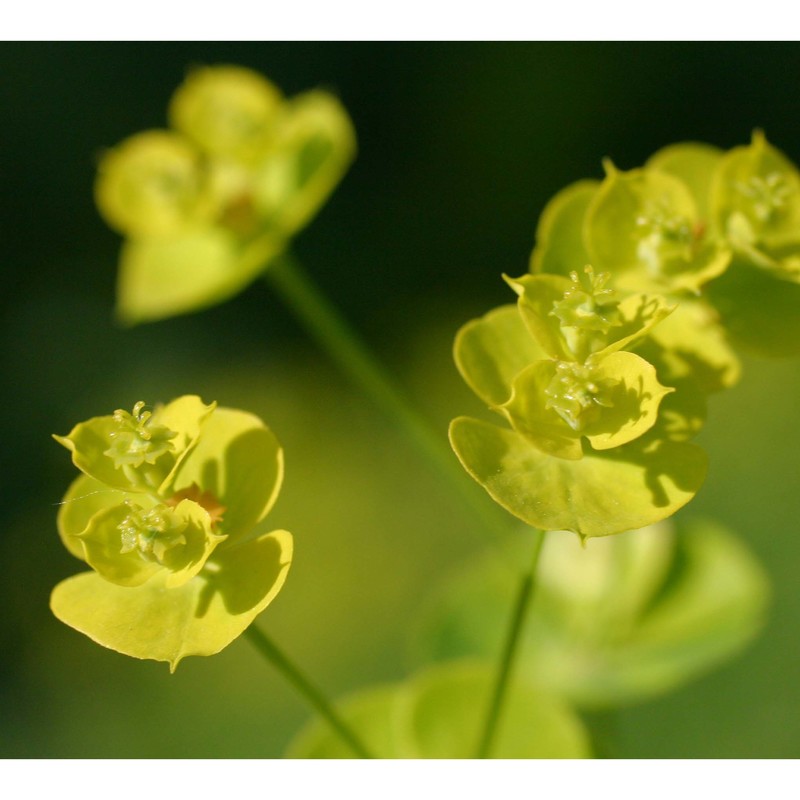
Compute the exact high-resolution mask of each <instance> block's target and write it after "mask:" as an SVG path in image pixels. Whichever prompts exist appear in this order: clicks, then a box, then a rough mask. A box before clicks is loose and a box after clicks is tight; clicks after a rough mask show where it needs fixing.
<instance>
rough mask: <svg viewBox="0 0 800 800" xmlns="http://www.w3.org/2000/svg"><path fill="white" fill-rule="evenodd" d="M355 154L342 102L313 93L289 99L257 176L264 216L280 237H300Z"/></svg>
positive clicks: (256, 191)
mask: <svg viewBox="0 0 800 800" xmlns="http://www.w3.org/2000/svg"><path fill="white" fill-rule="evenodd" d="M355 152H356V138H355V131H354V130H353V125H352V123H351V122H350V118H349V117H348V116H347V112H346V111H345V110H344V108H343V107H342V105H341V104H340V103H339V101H338V100H336V98H334V97H333V96H332V95H330V94H328V93H327V92H321V91H312V92H306V93H304V94H301V95H299V96H298V97H296V98H294V99H292V100H290V101H287V102H286V103H285V104H284V107H283V109H282V111H281V114H280V116H279V117H278V118H277V120H276V122H275V128H274V131H273V139H272V146H271V149H270V151H269V152H268V153H267V154H266V156H265V158H264V159H263V161H262V163H261V164H260V165H259V166H257V168H256V172H255V174H254V177H253V183H254V195H255V202H256V206H257V208H258V210H259V212H260V215H261V216H262V217H263V218H264V219H265V220H266V221H267V224H268V225H269V226H270V227H271V228H273V229H274V230H275V231H276V232H279V233H280V235H282V236H290V235H292V234H294V233H296V232H297V231H298V230H300V229H301V228H302V227H304V226H305V225H306V224H307V223H308V222H309V220H310V219H311V218H312V217H313V216H314V214H315V213H316V212H317V210H318V209H319V207H320V206H321V205H322V204H323V203H324V202H325V200H326V199H327V197H328V195H330V193H331V192H332V191H333V189H334V188H335V187H336V185H337V184H338V183H339V181H340V180H341V179H342V176H343V175H344V173H345V172H346V171H347V168H348V167H349V166H350V164H351V163H352V161H353V158H354V157H355Z"/></svg>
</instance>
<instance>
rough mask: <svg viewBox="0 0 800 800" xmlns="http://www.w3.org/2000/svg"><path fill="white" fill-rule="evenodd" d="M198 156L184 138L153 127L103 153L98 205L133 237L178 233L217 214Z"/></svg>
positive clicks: (97, 184)
mask: <svg viewBox="0 0 800 800" xmlns="http://www.w3.org/2000/svg"><path fill="white" fill-rule="evenodd" d="M209 189H210V187H209V186H208V185H206V182H205V178H204V174H203V166H202V159H201V156H200V154H199V153H198V152H197V151H196V150H195V149H194V148H193V147H192V146H191V144H190V143H189V142H188V141H186V140H185V139H184V138H183V137H182V136H179V135H178V134H175V133H173V132H171V131H161V130H152V131H144V132H142V133H138V134H136V135H134V136H131V137H129V138H128V139H126V140H125V141H124V142H122V143H121V144H120V145H118V146H117V147H114V148H112V149H111V150H108V151H106V152H105V153H104V154H103V157H102V159H101V161H100V164H99V165H98V169H97V180H96V181H95V187H94V193H95V202H96V203H97V208H98V210H99V211H100V213H101V214H102V216H103V218H104V219H105V221H106V222H107V223H108V224H109V225H110V226H111V227H112V228H114V229H115V230H117V231H119V232H120V233H122V234H125V235H127V236H132V237H157V238H160V237H165V236H166V237H169V236H176V235H177V236H180V235H181V234H182V233H184V232H186V231H187V230H189V229H190V228H191V227H192V226H195V225H198V224H201V225H202V224H205V223H208V222H209V221H210V220H211V219H212V217H213V215H214V214H215V213H216V204H215V201H214V197H213V194H212V193H211V192H210V191H209Z"/></svg>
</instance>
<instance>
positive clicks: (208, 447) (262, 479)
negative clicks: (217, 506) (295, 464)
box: [172, 408, 283, 549]
mask: <svg viewBox="0 0 800 800" xmlns="http://www.w3.org/2000/svg"><path fill="white" fill-rule="evenodd" d="M282 481H283V450H282V449H281V446H280V444H279V443H278V440H277V439H276V438H275V435H274V434H273V433H272V431H270V429H269V428H267V427H266V426H265V425H264V423H263V422H262V421H261V420H260V419H259V418H258V417H256V416H255V415H253V414H249V413H247V412H245V411H238V410H236V409H231V408H217V409H216V410H215V411H214V413H213V414H212V415H211V416H210V417H209V418H208V420H207V421H206V422H205V423H204V425H203V432H202V436H201V437H200V439H199V440H198V442H197V445H196V446H195V448H194V449H193V450H192V451H191V453H190V454H189V455H188V456H187V458H186V459H185V460H184V461H183V462H182V463H181V464H180V466H179V467H178V469H177V471H176V473H175V475H174V479H173V482H172V491H173V492H180V491H181V490H185V489H188V488H189V487H191V486H192V485H193V484H196V485H197V486H198V487H200V488H201V489H202V490H203V491H210V492H211V493H212V494H213V495H214V497H215V498H216V499H217V500H219V501H220V503H221V504H222V505H223V506H224V507H225V511H224V513H223V516H222V521H221V522H220V524H219V532H220V533H223V534H226V535H227V536H228V540H227V541H226V542H225V544H224V546H223V549H226V548H228V547H230V546H232V545H234V544H236V542H238V541H240V540H241V538H242V537H243V536H245V535H246V534H248V533H249V532H250V531H252V529H253V528H254V527H255V525H256V524H257V523H259V522H260V521H261V520H262V519H264V517H265V516H266V515H267V513H268V512H269V510H270V509H271V508H272V506H273V505H274V503H275V500H276V499H277V497H278V492H279V491H280V487H281V483H282Z"/></svg>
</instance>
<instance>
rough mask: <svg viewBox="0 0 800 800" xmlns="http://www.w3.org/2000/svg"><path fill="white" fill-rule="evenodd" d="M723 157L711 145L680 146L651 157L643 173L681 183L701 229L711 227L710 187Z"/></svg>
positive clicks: (716, 148) (691, 143) (667, 148)
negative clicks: (701, 226)
mask: <svg viewBox="0 0 800 800" xmlns="http://www.w3.org/2000/svg"><path fill="white" fill-rule="evenodd" d="M723 155H724V153H723V151H722V150H720V149H719V148H718V147H714V146H713V145H710V144H704V143H701V142H681V143H680V144H671V145H669V146H667V147H664V148H662V149H661V150H659V151H658V152H657V153H655V154H654V155H652V156H651V157H650V158H649V159H648V160H647V163H646V164H645V169H646V170H655V171H657V172H664V173H666V174H667V175H672V177H674V178H678V179H679V180H680V181H682V182H683V183H684V185H685V186H686V187H687V188H688V189H689V191H690V192H691V194H692V198H693V199H694V202H695V204H696V206H697V213H698V217H699V220H700V221H701V223H702V224H704V225H711V224H713V220H712V218H711V204H710V199H711V198H710V194H711V184H712V182H713V179H714V173H715V172H716V170H717V168H718V167H719V164H720V161H721V160H722V156H723Z"/></svg>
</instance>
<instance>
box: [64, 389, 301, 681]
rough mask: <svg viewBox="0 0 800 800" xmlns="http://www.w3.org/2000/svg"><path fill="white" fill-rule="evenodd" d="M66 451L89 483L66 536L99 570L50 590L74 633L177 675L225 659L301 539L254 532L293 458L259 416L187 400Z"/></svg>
mask: <svg viewBox="0 0 800 800" xmlns="http://www.w3.org/2000/svg"><path fill="white" fill-rule="evenodd" d="M55 439H56V440H57V441H59V442H60V443H61V444H63V445H64V446H65V447H67V448H68V449H69V450H70V451H71V453H72V460H73V463H74V464H75V466H76V467H78V469H80V470H81V473H82V474H81V475H80V476H79V477H78V478H77V479H76V480H75V481H74V482H73V484H72V485H71V486H70V488H69V490H68V491H67V494H66V496H65V498H64V502H63V503H62V505H61V510H60V512H59V514H58V530H59V533H60V535H61V539H62V541H63V543H64V545H65V546H66V547H67V549H68V550H69V551H70V552H71V553H72V554H73V555H75V556H77V557H78V558H80V559H81V560H83V561H85V562H86V563H87V564H88V565H89V566H90V567H91V568H92V571H91V572H84V573H81V574H79V575H76V576H74V577H72V578H68V579H67V580H65V581H62V582H61V583H60V584H59V585H58V586H56V588H55V589H54V591H53V594H52V597H51V608H52V609H53V612H54V613H55V615H56V616H57V617H58V618H59V619H60V620H62V621H63V622H65V623H66V624H67V625H70V626H71V627H73V628H76V629H77V630H79V631H81V632H83V633H85V634H86V635H87V636H89V637H90V638H92V639H94V640H95V641H96V642H98V643H99V644H102V645H104V646H105V647H109V648H111V649H113V650H117V651H119V652H121V653H125V654H127V655H131V656H134V657H136V658H152V659H156V660H159V661H168V662H169V663H170V666H171V668H172V669H173V670H174V669H175V667H176V666H177V664H178V662H179V661H180V659H181V658H183V657H184V656H187V655H211V654H213V653H216V652H218V651H219V650H221V649H222V648H223V647H225V646H227V645H228V644H229V643H230V642H231V641H233V640H234V639H235V638H236V637H237V636H238V635H239V634H240V633H242V631H244V629H245V628H246V627H247V626H248V625H249V624H250V623H251V622H252V621H253V619H255V617H256V616H257V615H258V614H259V613H260V612H261V611H262V610H263V609H264V608H266V606H267V605H268V604H269V603H270V602H271V601H272V599H273V598H274V597H275V595H276V594H277V593H278V591H279V590H280V588H281V587H282V585H283V582H284V580H285V579H286V573H287V571H288V568H289V565H290V563H291V558H292V537H291V535H290V534H289V533H287V532H286V531H280V530H278V531H272V532H271V533H259V532H258V531H257V530H255V529H256V526H257V525H258V524H259V523H260V522H261V521H262V520H263V519H264V517H265V516H266V514H267V513H268V511H269V510H270V508H271V507H272V505H273V504H274V502H275V499H276V497H277V494H278V491H279V489H280V484H281V481H282V478H283V452H282V450H281V447H280V445H279V444H278V442H277V440H276V439H275V437H274V435H273V434H272V432H271V431H270V430H269V429H268V428H267V427H266V426H265V425H264V424H263V423H262V422H261V420H259V419H258V418H257V417H255V416H253V415H252V414H249V413H247V412H244V411H238V410H234V409H228V408H218V407H217V405H216V404H215V403H212V404H210V405H206V404H205V403H203V402H202V401H201V400H200V398H199V397H196V396H193V395H186V396H183V397H180V398H178V399H177V400H174V401H172V402H171V403H168V404H166V405H163V406H157V407H156V408H155V409H153V410H152V411H151V410H147V409H146V406H145V404H144V403H143V402H139V403H136V405H135V406H134V407H133V411H132V412H127V411H124V410H121V409H120V410H117V411H115V412H114V413H113V414H111V415H108V416H103V417H94V418H92V419H90V420H88V421H86V422H82V423H80V424H78V425H76V426H75V427H74V428H73V429H72V431H71V432H70V433H69V434H68V435H67V436H63V437H62V436H56V437H55Z"/></svg>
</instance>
